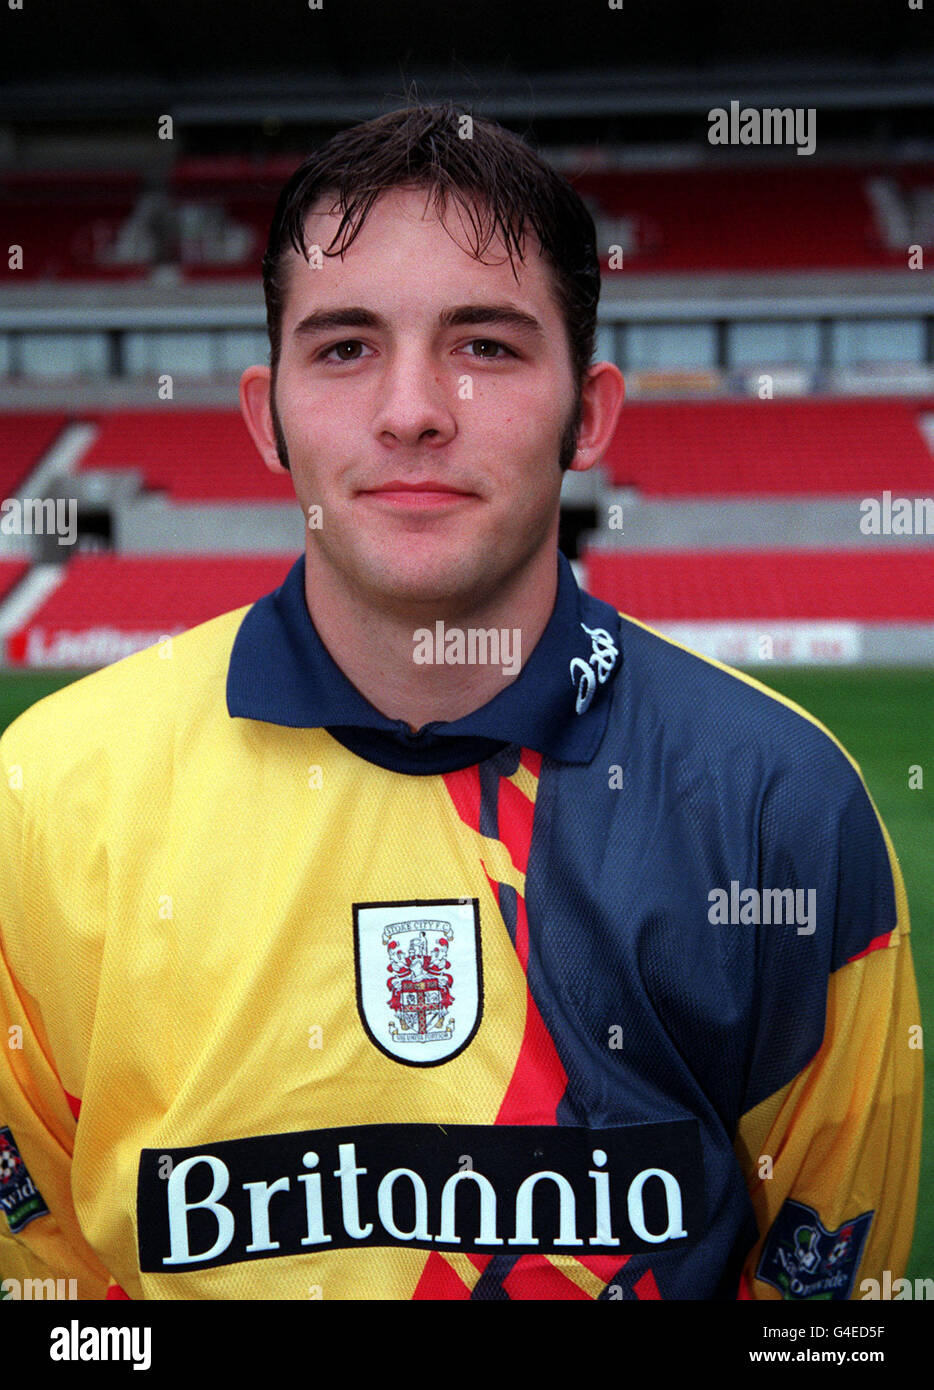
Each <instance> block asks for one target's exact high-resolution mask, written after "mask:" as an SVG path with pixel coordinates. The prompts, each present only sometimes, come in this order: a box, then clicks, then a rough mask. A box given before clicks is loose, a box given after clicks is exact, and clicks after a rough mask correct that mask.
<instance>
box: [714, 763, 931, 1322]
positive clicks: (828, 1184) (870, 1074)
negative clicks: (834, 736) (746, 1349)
mask: <svg viewBox="0 0 934 1390" xmlns="http://www.w3.org/2000/svg"><path fill="white" fill-rule="evenodd" d="M859 786H860V790H858V791H857V793H856V794H855V796H854V797H853V798H852V800H851V802H850V804H849V807H848V809H847V813H846V815H845V817H844V820H843V822H842V824H841V830H840V835H841V843H840V849H839V856H838V858H837V861H836V863H834V864H832V865H831V866H830V869H831V872H830V874H829V882H831V883H833V884H834V885H835V892H836V908H835V918H836V920H835V921H834V923H833V927H834V937H835V940H834V959H833V960H832V962H831V965H832V968H831V970H830V972H829V973H828V977H827V982H826V1014H825V1026H824V1034H823V1041H822V1043H821V1046H820V1048H819V1050H818V1052H817V1053H816V1055H815V1056H814V1057H813V1058H812V1060H811V1061H810V1062H809V1063H808V1065H806V1066H804V1067H803V1068H802V1069H801V1070H800V1071H799V1072H798V1074H797V1075H795V1076H794V1077H793V1079H792V1080H790V1081H788V1082H787V1083H786V1084H785V1085H783V1086H781V1087H779V1088H778V1089H776V1090H775V1091H774V1092H773V1093H772V1094H769V1095H767V1096H765V1097H764V1098H763V1099H761V1100H759V1102H758V1103H757V1104H756V1105H755V1106H753V1107H752V1108H751V1109H749V1110H748V1111H747V1112H746V1113H745V1114H744V1115H743V1117H742V1119H741V1121H740V1125H739V1130H738V1135H737V1142H736V1149H737V1153H738V1155H739V1157H740V1161H741V1163H742V1166H743V1169H744V1172H745V1174H746V1177H747V1183H748V1187H749V1192H750V1196H751V1199H752V1202H753V1207H754V1209H755V1214H756V1219H757V1223H758V1227H759V1239H758V1241H757V1242H756V1244H755V1246H754V1247H753V1249H752V1250H751V1251H750V1252H749V1255H748V1257H747V1259H746V1261H745V1265H744V1270H743V1277H742V1280H741V1284H740V1291H739V1296H740V1297H741V1298H753V1299H779V1298H783V1297H784V1298H823V1299H827V1298H837V1299H839V1298H849V1299H860V1298H863V1297H869V1296H872V1294H871V1292H870V1290H871V1288H872V1286H871V1285H868V1284H867V1285H866V1291H865V1292H861V1289H862V1286H863V1284H864V1281H867V1280H876V1281H877V1282H878V1283H879V1285H880V1286H881V1285H882V1283H883V1275H884V1271H888V1272H889V1280H890V1281H893V1280H895V1279H897V1278H899V1277H901V1276H902V1275H903V1274H904V1270H905V1266H906V1264H907V1261H908V1257H909V1254H910V1252H911V1242H912V1235H913V1228H914V1219H915V1208H916V1203H917V1194H918V1174H919V1166H920V1150H921V1114H922V1080H923V1068H922V1052H921V1028H920V1024H921V1016H920V1011H919V1005H918V994H917V988H916V984H915V976H914V969H913V965H912V957H911V948H910V940H909V918H908V905H907V900H906V896H905V889H904V884H903V882H902V875H901V871H900V868H899V864H898V861H897V859H896V857H895V854H894V850H893V848H892V844H891V841H890V839H889V836H888V833H887V831H886V830H885V827H884V826H883V825H882V822H881V820H879V818H878V815H877V813H876V812H875V808H874V807H873V806H872V802H871V799H870V798H869V796H868V793H866V791H865V788H864V787H863V786H862V782H861V781H860V784H859ZM893 910H894V918H895V922H894V926H893V925H892V921H891V914H892V911H893ZM854 948H855V949H854ZM841 956H842V959H841ZM771 1010H772V1011H773V1012H774V1013H776V1014H777V1013H778V1012H779V1010H778V1008H777V1006H776V1004H775V1003H774V1002H773V1003H772V1004H771ZM784 1012H785V1015H786V1017H785V1019H784V1020H783V1025H784V1028H785V1030H786V1034H787V1030H788V1028H789V1026H790V1027H791V1028H792V1029H793V1027H794V1021H795V1010H794V995H793V992H789V991H788V990H786V991H785V998H784ZM763 1028H764V1037H765V1041H764V1043H763V1048H762V1051H763V1053H764V1052H765V1051H767V1049H768V1048H769V1046H771V1047H772V1048H773V1049H775V1048H778V1047H779V1046H780V1039H781V1037H782V1036H783V1034H782V1033H781V1031H780V1027H779V1024H778V1022H777V1021H776V1020H775V1019H772V1020H771V1021H770V1020H769V1019H766V1020H764V1023H763ZM889 1286H891V1284H890V1285H889ZM876 1296H878V1295H876Z"/></svg>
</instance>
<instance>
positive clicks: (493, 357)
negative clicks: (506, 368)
mask: <svg viewBox="0 0 934 1390" xmlns="http://www.w3.org/2000/svg"><path fill="white" fill-rule="evenodd" d="M467 346H468V347H472V348H473V347H482V348H484V349H485V351H483V352H481V353H471V356H472V357H477V356H479V357H481V358H487V359H489V360H490V361H492V362H496V361H498V360H499V359H500V358H501V357H502V356H503V355H505V356H507V357H515V355H516V354H515V353H514V352H513V350H512V348H508V347H507V346H506V344H505V343H500V342H497V340H496V339H495V338H474V339H473V340H472V342H470V343H468V345H467ZM490 348H492V349H494V351H493V352H490V351H487V350H486V349H490Z"/></svg>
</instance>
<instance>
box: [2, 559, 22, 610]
mask: <svg viewBox="0 0 934 1390" xmlns="http://www.w3.org/2000/svg"><path fill="white" fill-rule="evenodd" d="M28 569H29V563H28V561H25V560H0V602H2V600H3V599H5V598H6V596H7V594H9V593H10V591H11V590H12V589H13V588H14V586H15V585H16V584H18V583H19V581H20V580H21V579H22V577H23V575H24V574H25V573H26V571H27V570H28Z"/></svg>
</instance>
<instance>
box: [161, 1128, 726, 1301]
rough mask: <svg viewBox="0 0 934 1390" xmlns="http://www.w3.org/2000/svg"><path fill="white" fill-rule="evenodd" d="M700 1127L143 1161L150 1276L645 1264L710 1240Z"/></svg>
mask: <svg viewBox="0 0 934 1390" xmlns="http://www.w3.org/2000/svg"><path fill="white" fill-rule="evenodd" d="M703 1213H704V1181H703V1166H702V1157H701V1144H700V1133H699V1126H698V1122H697V1120H696V1119H688V1120H674V1121H669V1122H666V1123H663V1124H646V1125H627V1126H623V1127H619V1128H613V1129H599V1130H591V1129H584V1128H578V1127H573V1126H564V1125H448V1124H446V1125H444V1126H442V1125H424V1124H422V1125H359V1126H354V1127H349V1128H342V1129H324V1130H305V1131H300V1132H296V1133H291V1134H274V1135H262V1136H258V1137H255V1138H250V1139H233V1140H226V1141H223V1142H221V1143H216V1144H202V1145H198V1146H196V1147H190V1148H184V1149H143V1150H142V1152H141V1154H140V1165H139V1183H138V1190H137V1215H138V1227H139V1247H140V1248H139V1255H140V1269H141V1270H144V1271H151V1272H155V1271H158V1272H160V1273H167V1274H168V1273H173V1272H181V1271H187V1270H192V1269H207V1268H211V1267H213V1266H215V1265H224V1264H232V1263H235V1262H238V1261H242V1260H254V1259H256V1260H260V1259H269V1258H275V1257H281V1256H284V1255H298V1254H304V1253H306V1252H313V1251H320V1250H340V1249H347V1248H351V1247H353V1246H356V1245H368V1246H412V1247H414V1248H417V1249H423V1250H457V1251H462V1252H464V1253H478V1254H497V1253H501V1254H515V1255H520V1254H535V1253H537V1254H543V1255H550V1254H565V1255H580V1256H588V1255H591V1256H592V1255H599V1254H607V1255H610V1254H612V1255H617V1254H618V1255H620V1256H625V1255H632V1254H636V1253H638V1252H640V1251H662V1250H667V1249H669V1248H671V1247H672V1246H677V1247H679V1248H687V1247H689V1246H691V1245H693V1244H694V1243H695V1242H696V1241H697V1240H698V1239H700V1237H701V1235H702V1234H703V1233H702V1230H701V1223H702V1221H703Z"/></svg>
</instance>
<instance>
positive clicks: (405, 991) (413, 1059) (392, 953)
mask: <svg viewBox="0 0 934 1390" xmlns="http://www.w3.org/2000/svg"><path fill="white" fill-rule="evenodd" d="M353 922H354V957H355V965H356V972H357V1008H358V1009H359V1011H360V1018H361V1020H362V1022H363V1026H364V1028H365V1029H366V1031H367V1033H368V1034H369V1036H370V1040H371V1041H372V1042H373V1043H375V1045H376V1046H377V1047H378V1048H379V1050H380V1051H381V1052H385V1053H386V1055H387V1057H392V1058H393V1060H394V1061H396V1062H402V1063H404V1064H405V1065H406V1066H410V1067H434V1066H438V1065H439V1064H440V1063H441V1062H449V1061H450V1060H451V1058H452V1057H456V1056H457V1055H458V1053H460V1052H463V1050H464V1048H465V1047H466V1046H467V1045H468V1043H469V1042H470V1041H471V1039H472V1038H473V1036H474V1034H475V1033H476V1031H477V1029H478V1028H479V1026H480V1018H481V1016H482V1013H483V966H482V961H481V955H480V903H479V900H478V899H477V898H435V899H430V900H424V899H414V900H411V901H409V902H389V903H354V905H353Z"/></svg>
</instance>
